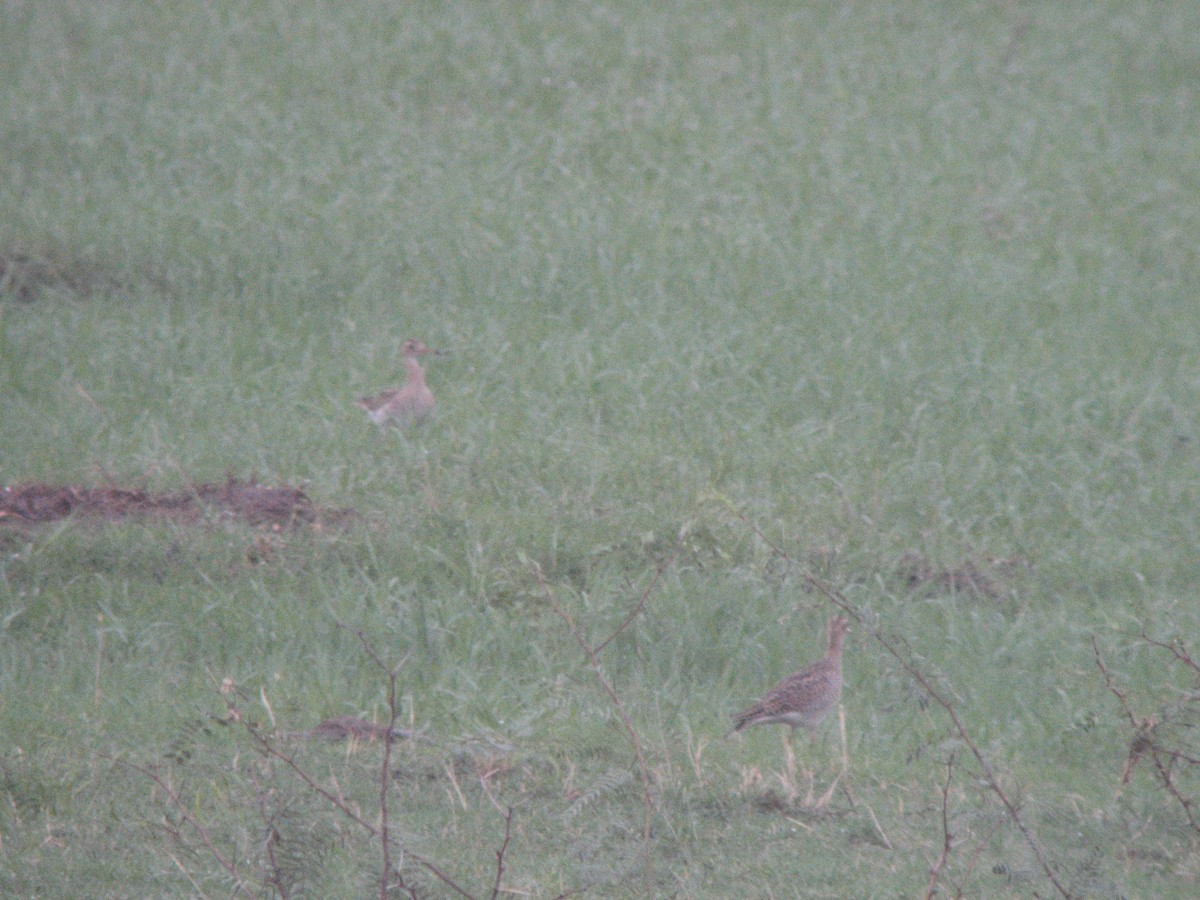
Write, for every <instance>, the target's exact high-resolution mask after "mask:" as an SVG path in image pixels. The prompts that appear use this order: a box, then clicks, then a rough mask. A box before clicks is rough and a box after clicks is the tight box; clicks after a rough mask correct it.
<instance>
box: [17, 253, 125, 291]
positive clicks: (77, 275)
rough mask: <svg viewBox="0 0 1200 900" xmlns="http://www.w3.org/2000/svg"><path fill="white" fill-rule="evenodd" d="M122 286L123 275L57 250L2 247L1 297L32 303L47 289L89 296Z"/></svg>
mask: <svg viewBox="0 0 1200 900" xmlns="http://www.w3.org/2000/svg"><path fill="white" fill-rule="evenodd" d="M120 287H121V281H120V279H118V278H116V277H115V276H114V275H113V274H112V273H110V272H107V271H105V270H104V268H103V267H102V266H100V265H97V264H96V263H92V262H87V261H84V260H70V259H65V258H59V257H58V256H57V255H56V254H53V253H48V254H32V253H22V252H20V251H16V250H0V297H15V298H16V299H17V300H20V301H21V302H22V303H32V302H33V301H34V300H36V299H37V298H38V296H39V295H40V294H42V293H44V292H46V291H67V292H70V293H72V294H75V295H77V296H81V297H87V296H91V295H92V294H98V293H103V292H107V291H113V290H118V289H120Z"/></svg>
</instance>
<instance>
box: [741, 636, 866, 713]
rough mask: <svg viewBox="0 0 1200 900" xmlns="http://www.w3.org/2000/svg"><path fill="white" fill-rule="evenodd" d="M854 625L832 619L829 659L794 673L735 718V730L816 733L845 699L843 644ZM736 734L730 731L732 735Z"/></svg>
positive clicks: (827, 651) (824, 657)
mask: <svg viewBox="0 0 1200 900" xmlns="http://www.w3.org/2000/svg"><path fill="white" fill-rule="evenodd" d="M849 630H850V623H849V622H848V621H847V620H846V619H844V618H843V617H842V616H832V617H830V619H829V621H828V622H827V623H826V625H825V634H826V640H827V643H826V647H825V656H823V657H822V658H821V659H819V660H817V661H816V662H815V663H813V664H812V665H811V666H806V667H805V668H803V669H801V670H800V671H799V672H793V673H792V674H791V675H789V676H787V678H785V679H783V681H781V682H779V684H777V685H775V687H773V688H771V690H769V691H767V693H766V694H765V695H763V698H762V699H761V700H759V701H758V703H756V704H754V705H753V706H751V707H750V708H749V709H744V710H742V711H741V712H740V713H738V714H737V715H735V716H734V717H733V731H741V730H742V729H743V728H749V727H751V726H752V725H774V724H780V725H788V726H790V727H791V729H792V733H793V734H794V733H795V731H796V729H797V728H800V727H801V726H803V727H804V728H807V729H808V730H809V731H816V729H817V726H818V725H820V724H821V723H822V722H823V721H825V718H826V716H828V715H829V714H830V713H831V712H833V710H834V709H836V708H837V705H838V703H839V702H840V701H841V699H842V643H843V642H844V641H845V639H846V632H847V631H849ZM732 733H733V732H730V734H732Z"/></svg>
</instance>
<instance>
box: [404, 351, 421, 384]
mask: <svg viewBox="0 0 1200 900" xmlns="http://www.w3.org/2000/svg"><path fill="white" fill-rule="evenodd" d="M404 371H405V373H406V374H407V376H408V383H409V384H424V383H425V373H424V372H422V371H421V363H420V362H419V361H418V360H417V358H416V357H415V356H406V357H404Z"/></svg>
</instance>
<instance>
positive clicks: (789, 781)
mask: <svg viewBox="0 0 1200 900" xmlns="http://www.w3.org/2000/svg"><path fill="white" fill-rule="evenodd" d="M795 736H796V729H795V728H789V729H788V730H787V731H785V732H784V735H783V754H784V755H783V764H784V768H785V770H786V771H785V776H784V777H785V784H784V787H785V788H786V789H787V795H788V803H794V802H795V800H796V754H795V752H793V750H792V739H793V738H794V737H795Z"/></svg>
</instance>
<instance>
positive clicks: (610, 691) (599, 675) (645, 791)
mask: <svg viewBox="0 0 1200 900" xmlns="http://www.w3.org/2000/svg"><path fill="white" fill-rule="evenodd" d="M660 571H661V568H660ZM533 574H534V577H535V578H536V579H537V582H538V585H539V586H540V587H541V589H542V592H543V593H544V594H545V595H546V600H547V601H548V602H549V603H550V608H551V609H553V610H554V614H555V615H556V616H558V617H559V618H560V619H562V620H563V622H564V623H565V624H566V626H567V630H568V631H569V632H570V634H571V637H573V638H574V639H575V643H577V644H578V645H579V647H580V649H582V650H583V653H584V655H585V656H587V658H588V662H589V663H591V666H592V672H593V673H594V674H595V676H596V680H597V681H598V682H599V683H600V687H601V688H603V690H604V693H606V694H607V695H608V699H609V700H610V701H611V702H612V705H613V709H615V710H616V711H617V716H618V717H619V718H620V719H621V724H622V726H624V728H625V733H626V734H627V735H628V736H629V743H630V745H631V746H632V747H633V752H634V755H635V756H636V757H637V764H638V774H639V775H640V777H641V780H642V803H643V805H644V807H645V819H644V821H643V822H642V842H643V846H644V848H645V856H646V876H647V878H649V877H650V875H651V872H652V868H651V867H652V865H653V860H652V858H651V855H650V826H651V823H652V822H653V820H654V794H653V791H654V783H653V780H652V779H651V776H650V767H649V766H648V765H647V764H646V756H645V754H644V753H643V752H642V742H641V739H640V738H638V734H637V730H636V729H635V728H634V727H633V720H632V719H630V717H629V713H628V712H626V711H625V704H624V703H623V702H622V701H621V697H620V695H619V694H618V693H617V690H616V688H615V687H613V684H612V682H611V681H609V679H608V677H607V676H606V675H605V674H604V670H603V669H602V668H601V666H600V660H599V658H598V657H597V655H596V653H597V651H596V649H595V648H594V647H593V646H592V645H591V644H589V643H588V642H587V640H586V639H585V638H584V637H583V635H582V634H581V633H580V631H579V628H578V627H577V626H576V625H575V622H574V620H573V619H572V618H571V616H570V615H569V614H568V613H567V611H566V610H564V609H563V608H562V605H561V604H560V603H559V602H558V598H556V597H555V596H554V592H553V591H552V590H550V585H548V584H547V583H546V579H545V577H544V576H543V574H542V569H541V567H540V566H538V565H536V564H535V565H534V567H533ZM656 580H657V576H656ZM652 585H653V582H652ZM645 599H646V595H645V594H643V595H642V598H641V599H640V600H639V601H638V605H637V610H638V611H640V610H641V609H643V608H644V606H645ZM632 621H633V618H632V617H626V620H625V621H624V622H623V623H622V624H621V625H620V627H619V628H618V629H617V631H615V632H613V633H612V634H611V635H609V637H608V639H607V640H606V641H605V643H607V642H608V641H611V640H612V639H613V638H614V637H616V636H617V634H618V633H620V631H621V630H622V629H624V628H625V627H626V626H627V625H628V624H629V623H630V622H632Z"/></svg>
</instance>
